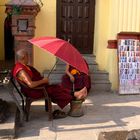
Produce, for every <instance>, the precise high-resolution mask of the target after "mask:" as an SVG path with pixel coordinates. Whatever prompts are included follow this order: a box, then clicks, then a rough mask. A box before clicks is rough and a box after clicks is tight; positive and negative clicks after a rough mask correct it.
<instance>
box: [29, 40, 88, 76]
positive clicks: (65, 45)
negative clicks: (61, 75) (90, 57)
mask: <svg viewBox="0 0 140 140" xmlns="http://www.w3.org/2000/svg"><path fill="white" fill-rule="evenodd" d="M28 41H29V42H31V43H32V44H34V45H36V46H38V47H39V48H42V49H44V50H45V51H48V52H50V53H52V54H53V55H55V56H57V57H58V58H60V59H61V60H62V61H64V62H66V63H68V64H69V65H71V66H73V67H75V68H76V69H77V70H79V71H81V72H83V73H85V74H88V66H87V64H86V62H85V60H84V58H83V57H82V55H81V54H80V52H79V51H78V50H77V49H76V48H75V47H74V46H72V44H70V43H69V42H67V41H65V40H62V39H59V38H55V37H39V38H33V39H30V40H28Z"/></svg>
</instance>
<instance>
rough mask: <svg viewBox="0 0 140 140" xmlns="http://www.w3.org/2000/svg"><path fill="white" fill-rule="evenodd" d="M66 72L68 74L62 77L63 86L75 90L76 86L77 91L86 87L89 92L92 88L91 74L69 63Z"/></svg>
mask: <svg viewBox="0 0 140 140" xmlns="http://www.w3.org/2000/svg"><path fill="white" fill-rule="evenodd" d="M65 72H66V74H65V75H63V77H62V86H64V87H65V88H67V89H70V90H73V88H74V90H75V91H79V90H81V89H82V88H84V87H86V88H87V91H88V92H89V90H90V88H91V81H90V76H89V75H86V74H85V73H83V72H80V71H78V70H77V69H76V68H74V67H73V66H71V65H69V64H67V65H66V70H65ZM73 84H74V85H73ZM73 86H74V87H73Z"/></svg>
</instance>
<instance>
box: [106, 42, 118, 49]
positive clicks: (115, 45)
mask: <svg viewBox="0 0 140 140" xmlns="http://www.w3.org/2000/svg"><path fill="white" fill-rule="evenodd" d="M107 48H108V49H117V40H108V46H107Z"/></svg>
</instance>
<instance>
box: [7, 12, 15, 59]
mask: <svg viewBox="0 0 140 140" xmlns="http://www.w3.org/2000/svg"><path fill="white" fill-rule="evenodd" d="M4 52H5V60H14V56H15V55H14V36H13V35H12V16H11V15H7V17H6V18H5V22H4Z"/></svg>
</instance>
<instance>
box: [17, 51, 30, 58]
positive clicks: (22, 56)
mask: <svg viewBox="0 0 140 140" xmlns="http://www.w3.org/2000/svg"><path fill="white" fill-rule="evenodd" d="M27 55H28V52H27V51H26V50H25V49H21V50H18V51H17V52H16V57H17V59H18V60H23V59H24V57H25V56H27Z"/></svg>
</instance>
